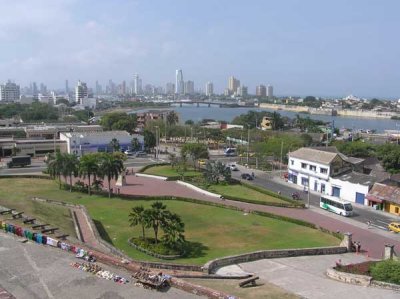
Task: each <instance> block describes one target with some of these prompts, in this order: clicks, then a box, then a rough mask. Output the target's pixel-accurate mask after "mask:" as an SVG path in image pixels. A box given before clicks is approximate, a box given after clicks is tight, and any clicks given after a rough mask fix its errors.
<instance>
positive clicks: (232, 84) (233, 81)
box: [228, 76, 240, 94]
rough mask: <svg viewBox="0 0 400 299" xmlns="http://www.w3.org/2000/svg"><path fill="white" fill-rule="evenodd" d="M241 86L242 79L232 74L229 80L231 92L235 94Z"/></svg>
mask: <svg viewBox="0 0 400 299" xmlns="http://www.w3.org/2000/svg"><path fill="white" fill-rule="evenodd" d="M239 86H240V80H238V79H236V78H235V77H234V76H230V77H229V81H228V89H229V92H230V93H231V94H234V93H235V92H236V91H237V89H238V87H239Z"/></svg>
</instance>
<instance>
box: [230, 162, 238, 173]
mask: <svg viewBox="0 0 400 299" xmlns="http://www.w3.org/2000/svg"><path fill="white" fill-rule="evenodd" d="M228 167H229V169H230V170H231V171H238V170H239V168H238V167H237V165H236V164H235V163H232V164H229V165H228Z"/></svg>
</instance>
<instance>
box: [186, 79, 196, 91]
mask: <svg viewBox="0 0 400 299" xmlns="http://www.w3.org/2000/svg"><path fill="white" fill-rule="evenodd" d="M184 93H185V94H194V82H193V81H190V80H189V81H186V82H185V88H184Z"/></svg>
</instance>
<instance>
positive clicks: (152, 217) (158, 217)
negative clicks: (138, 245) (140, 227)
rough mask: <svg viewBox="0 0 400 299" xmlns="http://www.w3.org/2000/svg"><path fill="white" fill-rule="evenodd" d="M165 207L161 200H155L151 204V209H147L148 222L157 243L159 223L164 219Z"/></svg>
mask: <svg viewBox="0 0 400 299" xmlns="http://www.w3.org/2000/svg"><path fill="white" fill-rule="evenodd" d="M165 209H166V206H165V205H164V204H163V203H162V202H159V201H156V202H155V203H153V204H152V205H151V209H150V210H148V211H149V212H148V217H149V222H150V224H151V226H152V227H153V230H154V239H155V243H156V244H157V243H158V229H159V227H160V225H161V223H162V222H163V221H165V215H166V211H165Z"/></svg>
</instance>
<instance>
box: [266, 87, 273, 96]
mask: <svg viewBox="0 0 400 299" xmlns="http://www.w3.org/2000/svg"><path fill="white" fill-rule="evenodd" d="M267 97H268V98H269V99H271V98H273V97H274V87H273V86H272V85H268V86H267Z"/></svg>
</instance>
